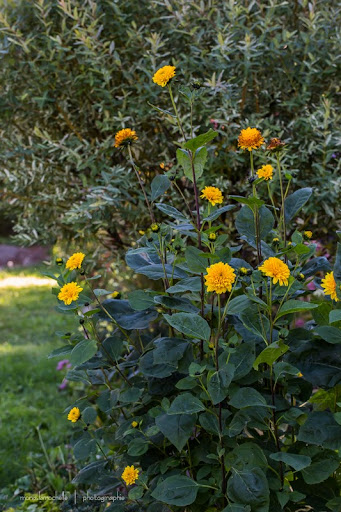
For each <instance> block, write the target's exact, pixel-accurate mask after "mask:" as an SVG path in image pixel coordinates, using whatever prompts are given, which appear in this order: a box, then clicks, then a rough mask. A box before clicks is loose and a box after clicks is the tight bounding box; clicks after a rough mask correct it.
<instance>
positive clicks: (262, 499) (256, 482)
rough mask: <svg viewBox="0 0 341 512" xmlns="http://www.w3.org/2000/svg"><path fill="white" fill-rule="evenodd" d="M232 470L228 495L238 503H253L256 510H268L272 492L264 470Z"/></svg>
mask: <svg viewBox="0 0 341 512" xmlns="http://www.w3.org/2000/svg"><path fill="white" fill-rule="evenodd" d="M232 471H233V472H232V476H231V477H230V478H229V480H228V482H227V494H228V497H229V498H230V499H231V500H233V501H236V502H237V503H243V504H246V505H251V510H254V511H255V512H268V511H269V494H270V492H269V486H268V481H267V479H266V477H265V475H264V473H263V471H262V470H261V469H260V468H253V469H251V470H245V471H237V470H236V469H233V470H232Z"/></svg>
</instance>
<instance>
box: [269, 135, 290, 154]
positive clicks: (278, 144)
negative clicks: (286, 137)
mask: <svg viewBox="0 0 341 512" xmlns="http://www.w3.org/2000/svg"><path fill="white" fill-rule="evenodd" d="M284 146H285V142H282V141H281V139H279V138H278V137H273V138H272V139H270V142H269V144H268V145H267V146H266V149H268V150H269V151H280V150H281V149H282V148H283V147H284Z"/></svg>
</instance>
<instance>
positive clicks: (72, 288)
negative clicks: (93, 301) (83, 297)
mask: <svg viewBox="0 0 341 512" xmlns="http://www.w3.org/2000/svg"><path fill="white" fill-rule="evenodd" d="M82 290H83V288H81V287H80V286H78V284H77V283H76V282H75V281H72V283H67V284H64V286H63V287H62V288H61V289H60V292H59V293H58V299H59V300H62V301H63V302H64V304H65V305H66V306H69V305H70V304H71V302H73V301H75V300H77V299H78V297H79V294H80V292H81V291H82Z"/></svg>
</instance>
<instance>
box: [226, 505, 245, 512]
mask: <svg viewBox="0 0 341 512" xmlns="http://www.w3.org/2000/svg"><path fill="white" fill-rule="evenodd" d="M223 512H251V507H250V505H239V504H238V503H231V504H230V505H227V507H226V508H224V510H223Z"/></svg>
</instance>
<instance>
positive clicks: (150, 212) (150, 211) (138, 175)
mask: <svg viewBox="0 0 341 512" xmlns="http://www.w3.org/2000/svg"><path fill="white" fill-rule="evenodd" d="M128 153H129V159H130V163H131V165H132V167H133V169H134V171H135V174H136V177H137V179H138V182H139V184H140V187H141V190H142V192H143V195H144V199H145V201H146V205H147V208H148V211H149V215H150V218H151V221H152V222H155V217H154V213H153V210H152V208H151V206H150V203H149V200H148V197H147V194H146V189H145V188H144V184H143V181H142V180H141V176H140V173H139V171H138V168H137V166H136V164H135V162H134V159H133V155H132V152H131V148H130V146H128Z"/></svg>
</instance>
